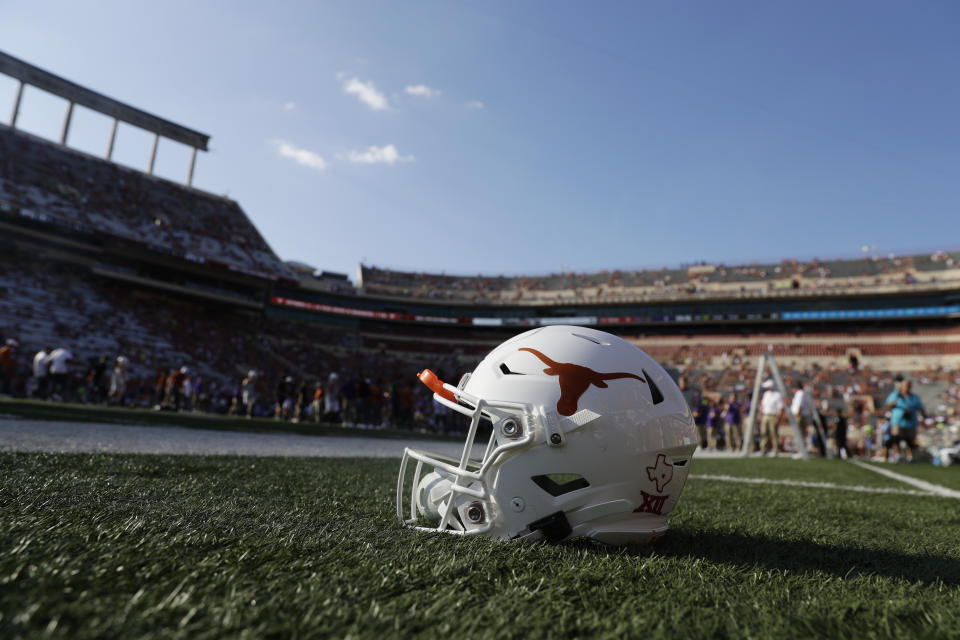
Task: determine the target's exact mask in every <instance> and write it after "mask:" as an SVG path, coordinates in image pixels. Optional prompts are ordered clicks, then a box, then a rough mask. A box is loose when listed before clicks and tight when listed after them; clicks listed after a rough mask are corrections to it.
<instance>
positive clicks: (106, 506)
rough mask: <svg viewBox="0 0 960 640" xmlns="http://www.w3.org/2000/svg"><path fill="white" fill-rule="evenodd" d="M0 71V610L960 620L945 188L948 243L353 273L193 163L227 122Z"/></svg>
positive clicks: (412, 633)
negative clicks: (725, 257) (142, 157)
mask: <svg viewBox="0 0 960 640" xmlns="http://www.w3.org/2000/svg"><path fill="white" fill-rule="evenodd" d="M0 73H2V74H3V76H4V77H5V78H6V79H7V81H9V82H10V83H11V84H12V86H15V87H16V93H15V99H14V107H13V111H12V114H11V117H10V119H9V121H7V122H6V123H4V124H0V344H2V347H3V349H2V351H0V470H2V473H0V475H2V481H0V507H2V508H0V636H2V637H5V638H36V637H68V638H94V637H96V638H101V637H134V636H142V637H221V636H230V637H336V638H354V637H376V636H380V637H419V636H423V637H448V636H452V635H457V636H461V637H467V638H487V637H490V638H492V637H668V636H675V635H677V634H680V635H684V636H688V637H762V638H766V637H782V638H795V637H831V638H833V637H871V638H880V637H910V638H913V637H937V638H947V637H960V250H957V249H956V248H955V247H956V246H957V242H958V241H957V236H956V229H957V228H956V225H955V220H953V221H949V222H948V221H945V222H944V227H943V228H942V229H940V230H939V233H937V232H934V231H932V230H928V232H930V233H932V235H933V236H934V237H935V240H936V241H937V242H942V244H943V246H942V247H941V248H939V249H936V250H933V251H925V252H916V251H909V250H905V251H904V252H903V253H896V252H895V253H888V252H884V253H882V254H881V253H879V252H877V251H873V250H869V248H868V247H864V249H865V250H864V251H863V252H861V254H860V255H852V256H847V257H839V258H832V259H812V258H811V259H798V258H792V257H789V256H783V257H782V258H781V259H779V260H774V261H768V262H756V261H751V260H745V261H743V262H742V263H725V262H712V261H704V260H697V259H696V257H695V256H685V257H686V258H689V259H691V261H690V262H689V263H685V264H682V265H681V264H674V265H671V266H665V267H662V268H647V269H628V268H623V269H611V270H602V271H579V270H578V271H572V270H571V271H562V272H554V273H531V274H529V275H523V274H519V275H518V274H513V275H500V274H499V273H497V272H496V267H491V270H490V272H489V273H483V274H479V275H476V274H475V275H451V274H449V273H446V272H441V271H440V270H435V271H417V270H403V269H397V268H387V267H383V266H377V264H376V263H377V257H376V256H375V255H374V256H370V257H369V259H365V260H364V261H363V262H362V263H361V264H359V265H358V266H357V270H356V272H355V273H340V272H337V271H333V270H326V269H325V268H324V267H323V262H322V258H319V259H318V262H319V264H320V266H319V267H317V266H314V265H311V264H307V263H304V262H300V261H295V260H284V259H281V258H280V257H279V256H278V255H277V253H276V252H275V251H274V249H273V248H272V247H271V244H270V242H268V239H267V238H265V236H264V234H263V233H262V232H261V230H260V229H259V228H258V225H256V224H254V222H253V221H252V216H248V213H247V211H246V210H245V208H244V203H243V202H238V201H235V200H233V199H231V198H229V197H226V196H222V195H215V194H213V193H209V192H207V191H204V190H203V188H202V187H198V186H196V185H195V184H194V172H195V167H196V165H197V163H198V162H199V163H203V162H204V161H205V158H204V156H203V152H206V151H208V150H209V149H210V141H211V136H210V135H208V134H207V133H203V132H200V131H196V130H194V129H191V128H189V127H187V126H184V125H181V124H177V123H175V122H173V121H172V120H169V119H166V118H164V117H163V116H162V115H157V114H155V113H153V110H152V109H151V108H149V105H147V107H146V108H144V106H143V105H135V104H130V103H128V102H126V101H125V98H124V96H121V95H108V94H107V93H105V92H102V91H99V90H98V88H97V87H87V86H84V85H82V84H80V83H77V82H74V81H73V80H72V79H71V78H69V77H65V76H63V75H61V74H60V73H59V72H58V70H57V69H46V68H42V67H40V66H37V65H35V64H33V63H32V62H31V61H30V60H26V59H22V58H20V57H17V56H14V55H12V54H10V53H5V52H2V51H0ZM408 89H409V88H408ZM25 91H42V92H45V93H48V94H52V95H54V96H56V97H58V98H60V99H62V100H63V101H65V102H66V104H67V105H68V108H67V111H66V115H65V117H64V120H63V121H62V123H61V124H62V135H61V136H60V137H59V138H56V137H44V136H41V135H37V134H35V133H31V132H28V131H26V130H24V129H23V128H22V127H20V126H18V121H19V119H20V118H21V117H23V116H22V111H23V108H24V107H23V105H22V104H21V97H22V95H24V92H25ZM410 93H412V92H410ZM75 107H76V108H77V109H81V108H82V109H85V110H90V111H93V112H96V113H97V114H100V115H102V116H105V117H106V118H109V119H110V120H111V121H112V123H113V124H112V131H111V133H110V137H109V139H108V140H105V141H104V147H105V149H106V152H105V153H103V154H101V155H95V154H90V153H87V152H84V151H81V150H78V149H76V148H74V147H72V146H71V145H70V144H68V140H69V135H70V131H71V127H72V126H74V125H73V124H72V122H71V117H72V114H73V112H74V110H75ZM118 125H122V126H124V127H135V128H137V129H139V130H141V131H143V132H146V134H147V135H148V136H149V137H150V138H151V139H152V140H153V143H152V150H151V155H150V161H149V166H148V168H147V169H146V170H145V171H144V170H140V169H134V168H130V167H128V166H125V165H124V164H121V163H119V162H116V161H115V160H114V158H113V153H114V143H115V139H116V136H117V131H118ZM216 134H217V132H216V131H214V132H213V135H214V136H215V135H216ZM161 140H166V141H173V142H176V143H178V144H180V145H184V146H185V147H186V148H187V149H189V156H190V159H189V165H188V166H185V167H183V175H184V176H185V180H184V181H183V182H177V181H174V180H170V179H167V178H163V177H159V176H157V175H154V160H155V158H156V155H157V148H158V142H159V141H161ZM198 156H199V158H198ZM909 246H910V245H909V243H907V242H906V241H905V249H907V248H908V247H909ZM518 336H519V337H518ZM464 374H469V375H464ZM418 377H419V379H418ZM465 442H466V444H465ZM430 451H435V452H439V453H429V452H430ZM681 490H682V497H681V493H680V492H681Z"/></svg>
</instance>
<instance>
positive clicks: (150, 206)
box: [0, 125, 292, 277]
mask: <svg viewBox="0 0 960 640" xmlns="http://www.w3.org/2000/svg"><path fill="white" fill-rule="evenodd" d="M0 202H5V203H7V205H8V207H9V208H10V209H11V210H12V211H13V212H14V214H15V215H19V216H22V217H26V218H30V219H34V220H39V221H42V222H48V223H51V224H55V225H58V226H60V227H62V228H65V229H71V230H74V231H78V232H86V233H90V234H98V235H107V236H115V237H119V238H123V239H125V240H128V241H132V242H136V243H139V244H143V245H145V246H147V247H150V248H152V249H154V250H159V251H163V252H166V253H170V254H173V255H176V256H179V257H182V258H184V259H189V260H193V261H195V262H197V261H199V262H207V263H210V264H213V265H223V266H226V267H228V268H232V269H235V270H241V271H246V272H252V273H256V274H261V275H264V276H267V277H277V276H286V277H290V276H291V275H292V274H291V272H290V270H289V268H288V267H287V266H286V265H285V264H284V263H283V262H282V261H281V260H280V259H279V258H277V256H276V255H275V254H274V253H273V250H272V249H270V247H269V245H268V244H267V243H266V241H265V240H264V239H263V237H262V236H261V235H260V233H259V231H257V229H256V227H255V226H254V225H253V223H251V222H250V220H249V218H247V216H246V214H245V213H244V212H243V210H242V209H241V208H240V206H239V205H238V204H237V203H236V202H234V201H232V200H229V199H227V198H222V197H219V196H214V195H211V194H207V193H204V192H201V191H198V190H196V189H192V188H189V187H185V186H183V185H179V184H175V183H173V182H170V181H168V180H164V179H162V178H156V177H153V176H148V175H146V174H143V173H141V172H139V171H135V170H133V169H127V168H125V167H121V166H120V165H117V164H114V163H112V162H108V161H106V160H102V159H100V158H95V157H93V156H89V155H87V154H84V153H80V152H78V151H74V150H72V149H68V148H66V147H63V146H61V145H57V144H54V143H52V142H48V141H46V140H43V139H41V138H38V137H36V136H32V135H30V134H26V133H23V132H21V131H17V130H14V129H11V128H9V127H6V126H2V125H0ZM8 215H9V213H8Z"/></svg>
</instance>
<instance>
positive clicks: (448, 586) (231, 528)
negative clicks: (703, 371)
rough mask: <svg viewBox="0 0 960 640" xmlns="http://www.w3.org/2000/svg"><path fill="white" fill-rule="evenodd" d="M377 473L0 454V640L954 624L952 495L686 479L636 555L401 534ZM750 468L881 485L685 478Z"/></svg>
mask: <svg viewBox="0 0 960 640" xmlns="http://www.w3.org/2000/svg"><path fill="white" fill-rule="evenodd" d="M397 466H398V461H395V460H370V459H316V458H314V459H303V458H240V457H186V456H132V455H63V454H59V455H52V454H22V453H2V454H0V474H2V481H0V637H2V638H16V637H24V638H27V637H30V638H32V637H40V636H61V637H71V638H93V637H98V638H99V637H131V636H149V637H191V638H207V637H222V636H231V637H251V638H260V637H300V636H302V637H334V638H349V637H379V638H392V637H398V636H412V635H422V636H423V637H449V636H451V635H456V636H457V637H464V638H493V637H496V638H501V637H515V638H532V637H556V638H561V637H562V638H568V637H654V638H668V637H669V638H675V637H731V636H734V637H755V638H771V637H781V638H796V637H851V638H870V637H877V638H881V637H910V638H914V637H931V638H933V637H936V638H949V637H960V501H957V500H952V499H948V498H938V497H919V496H904V495H887V494H863V493H854V492H848V491H838V490H822V489H813V488H802V487H785V486H780V485H757V484H737V483H730V482H716V481H711V480H709V479H697V478H694V479H692V480H690V481H689V483H688V485H687V488H686V489H685V490H684V494H683V498H682V499H681V501H680V505H679V507H678V508H677V510H676V511H675V512H674V514H673V515H672V516H671V526H672V529H671V532H670V533H669V534H668V535H667V536H666V537H665V538H664V539H663V540H661V541H660V542H659V543H658V544H657V545H655V546H653V547H642V548H625V549H618V548H608V547H604V546H601V545H597V544H594V543H590V542H583V541H581V542H572V543H567V544H562V545H557V546H546V545H531V546H523V545H519V544H504V543H495V542H490V541H487V540H483V539H472V538H455V537H449V536H442V535H437V534H421V533H417V532H413V531H409V530H404V529H402V528H401V527H400V526H399V524H397V523H396V521H395V513H394V502H393V499H394V486H395V484H394V483H395V477H396V471H397ZM758 468H760V469H762V470H764V471H765V475H766V477H771V478H772V477H777V478H781V479H782V478H790V479H797V480H822V479H823V478H824V477H829V478H830V481H833V482H837V481H841V480H842V479H844V478H845V479H846V481H847V483H848V484H858V485H865V484H872V485H874V486H889V485H888V484H886V483H885V482H884V481H885V480H886V479H885V478H882V477H881V476H879V475H877V474H873V473H870V472H869V471H865V470H862V469H857V468H856V467H853V466H852V465H849V464H845V463H843V462H840V461H830V460H828V461H821V460H814V461H811V462H810V463H807V464H803V463H801V462H794V461H788V460H782V461H767V460H749V459H748V460H694V462H693V467H692V469H691V471H692V473H693V474H727V475H747V473H748V472H749V473H751V474H755V473H756V470H757V469H758ZM945 471H947V472H950V473H953V471H958V472H960V470H949V469H948V470H945Z"/></svg>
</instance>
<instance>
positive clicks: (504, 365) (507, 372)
mask: <svg viewBox="0 0 960 640" xmlns="http://www.w3.org/2000/svg"><path fill="white" fill-rule="evenodd" d="M500 371H502V372H503V373H504V375H508V376H522V375H525V374H523V373H520V372H518V371H510V367H508V366H507V363H506V362H501V363H500Z"/></svg>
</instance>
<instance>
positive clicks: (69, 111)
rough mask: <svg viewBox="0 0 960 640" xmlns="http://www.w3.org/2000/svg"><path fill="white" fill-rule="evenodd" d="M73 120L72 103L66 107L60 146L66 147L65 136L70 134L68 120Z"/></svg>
mask: <svg viewBox="0 0 960 640" xmlns="http://www.w3.org/2000/svg"><path fill="white" fill-rule="evenodd" d="M71 119H73V103H72V102H71V103H70V106H69V107H67V117H66V118H64V120H63V132H62V133H61V134H60V144H62V145H64V146H66V144H67V135H69V133H70V120H71Z"/></svg>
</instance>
